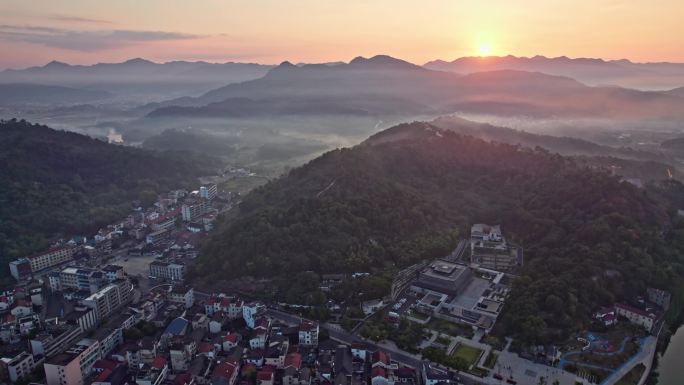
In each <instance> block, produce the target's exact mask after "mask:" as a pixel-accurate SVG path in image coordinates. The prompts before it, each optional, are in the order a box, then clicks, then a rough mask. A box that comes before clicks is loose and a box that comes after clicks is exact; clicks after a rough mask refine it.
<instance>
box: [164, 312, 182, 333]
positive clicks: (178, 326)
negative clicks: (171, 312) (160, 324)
mask: <svg viewBox="0 0 684 385" xmlns="http://www.w3.org/2000/svg"><path fill="white" fill-rule="evenodd" d="M187 330H188V320H186V319H185V318H183V317H178V318H176V319H174V320H173V321H171V323H169V326H167V327H166V329H165V330H164V334H166V335H171V336H183V335H185V332H186V331H187Z"/></svg>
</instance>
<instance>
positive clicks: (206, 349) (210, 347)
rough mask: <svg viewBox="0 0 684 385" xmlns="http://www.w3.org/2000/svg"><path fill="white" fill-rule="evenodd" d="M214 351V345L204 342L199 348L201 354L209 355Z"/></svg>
mask: <svg viewBox="0 0 684 385" xmlns="http://www.w3.org/2000/svg"><path fill="white" fill-rule="evenodd" d="M213 350H214V345H212V344H210V343H209V342H202V343H201V344H200V346H199V348H197V351H198V352H200V353H209V352H211V351H213Z"/></svg>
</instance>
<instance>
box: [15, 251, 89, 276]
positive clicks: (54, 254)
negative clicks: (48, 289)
mask: <svg viewBox="0 0 684 385" xmlns="http://www.w3.org/2000/svg"><path fill="white" fill-rule="evenodd" d="M77 249H78V248H76V247H72V246H64V247H55V248H51V249H48V250H46V251H42V252H40V253H35V254H32V255H29V256H28V257H26V258H27V259H28V260H29V263H30V265H31V271H32V272H33V273H35V272H38V271H41V270H44V269H47V268H48V267H52V266H57V265H61V264H62V263H66V262H69V261H71V260H72V259H73V256H74V254H75V253H76V250H77Z"/></svg>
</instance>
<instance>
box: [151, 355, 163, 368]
mask: <svg viewBox="0 0 684 385" xmlns="http://www.w3.org/2000/svg"><path fill="white" fill-rule="evenodd" d="M164 365H166V359H165V358H164V357H162V356H157V357H155V359H154V361H152V365H151V366H152V367H153V368H155V369H162V368H163V367H164Z"/></svg>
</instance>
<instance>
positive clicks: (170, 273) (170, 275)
mask: <svg viewBox="0 0 684 385" xmlns="http://www.w3.org/2000/svg"><path fill="white" fill-rule="evenodd" d="M150 275H151V276H152V277H155V278H161V279H169V280H172V281H182V280H183V279H184V278H185V265H184V264H182V263H175V262H171V263H170V262H162V261H153V262H151V263H150Z"/></svg>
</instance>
